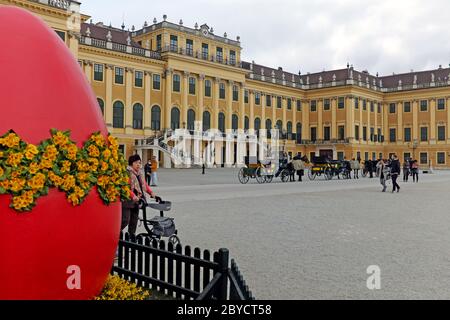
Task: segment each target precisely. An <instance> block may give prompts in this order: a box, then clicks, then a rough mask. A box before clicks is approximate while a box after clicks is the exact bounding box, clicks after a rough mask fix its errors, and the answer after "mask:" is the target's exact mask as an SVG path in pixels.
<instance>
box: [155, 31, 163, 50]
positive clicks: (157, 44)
mask: <svg viewBox="0 0 450 320" xmlns="http://www.w3.org/2000/svg"><path fill="white" fill-rule="evenodd" d="M161 37H162V35H160V34H158V35H157V36H156V51H161Z"/></svg>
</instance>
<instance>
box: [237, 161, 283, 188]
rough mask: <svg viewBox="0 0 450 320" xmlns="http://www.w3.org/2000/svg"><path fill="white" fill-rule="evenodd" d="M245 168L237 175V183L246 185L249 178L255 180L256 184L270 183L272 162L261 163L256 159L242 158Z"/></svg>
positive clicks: (272, 168) (272, 173)
mask: <svg viewBox="0 0 450 320" xmlns="http://www.w3.org/2000/svg"><path fill="white" fill-rule="evenodd" d="M244 161H245V167H242V168H241V169H240V170H239V173H238V179H239V182H240V183H242V184H246V183H247V182H248V181H249V180H250V178H251V179H256V181H257V182H258V183H270V182H272V180H273V176H274V165H273V164H272V162H270V161H269V162H267V163H262V162H261V161H259V160H258V158H257V157H249V156H247V157H244Z"/></svg>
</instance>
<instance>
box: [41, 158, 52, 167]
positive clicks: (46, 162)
mask: <svg viewBox="0 0 450 320" xmlns="http://www.w3.org/2000/svg"><path fill="white" fill-rule="evenodd" d="M39 166H40V168H41V169H50V168H51V167H53V162H52V161H51V160H49V159H42V161H41V164H40V165H39Z"/></svg>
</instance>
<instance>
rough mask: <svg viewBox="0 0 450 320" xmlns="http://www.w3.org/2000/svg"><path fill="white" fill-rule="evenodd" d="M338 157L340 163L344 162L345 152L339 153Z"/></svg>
mask: <svg viewBox="0 0 450 320" xmlns="http://www.w3.org/2000/svg"><path fill="white" fill-rule="evenodd" d="M337 157H338V160H339V161H342V160H344V152H342V151H338V153H337Z"/></svg>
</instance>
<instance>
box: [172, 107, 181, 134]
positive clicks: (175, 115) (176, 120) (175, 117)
mask: <svg viewBox="0 0 450 320" xmlns="http://www.w3.org/2000/svg"><path fill="white" fill-rule="evenodd" d="M170 128H171V129H172V130H175V129H179V128H180V109H178V108H177V107H173V108H172V111H171V112H170Z"/></svg>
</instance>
